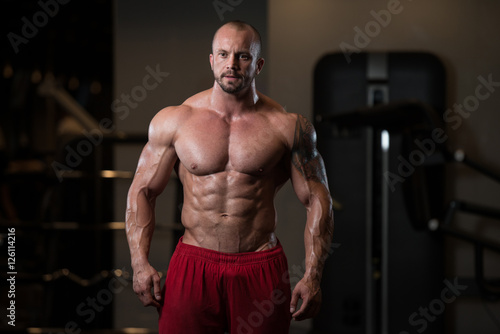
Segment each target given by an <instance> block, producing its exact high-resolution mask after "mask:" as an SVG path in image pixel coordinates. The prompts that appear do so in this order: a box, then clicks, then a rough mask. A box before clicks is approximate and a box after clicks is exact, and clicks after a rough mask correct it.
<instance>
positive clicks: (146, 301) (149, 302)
mask: <svg viewBox="0 0 500 334" xmlns="http://www.w3.org/2000/svg"><path fill="white" fill-rule="evenodd" d="M139 298H140V300H141V302H142V305H144V306H145V307H146V306H154V307H160V306H161V305H160V303H158V302H157V301H156V300H155V299H154V298H153V295H152V294H151V292H148V291H145V292H141V294H140V295H139Z"/></svg>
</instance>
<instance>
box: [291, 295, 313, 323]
mask: <svg viewBox="0 0 500 334" xmlns="http://www.w3.org/2000/svg"><path fill="white" fill-rule="evenodd" d="M308 308H309V298H307V297H305V298H304V299H303V300H302V305H300V308H299V309H298V310H297V312H295V313H293V314H292V318H294V319H295V320H302V317H303V315H304V313H306V312H307V310H308Z"/></svg>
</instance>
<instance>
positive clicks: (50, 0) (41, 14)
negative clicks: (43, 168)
mask: <svg viewBox="0 0 500 334" xmlns="http://www.w3.org/2000/svg"><path fill="white" fill-rule="evenodd" d="M70 1H71V0H47V1H43V0H39V1H38V6H40V8H41V10H39V11H37V12H35V13H34V14H33V17H32V19H31V20H29V19H28V18H27V17H26V16H23V17H22V18H21V22H22V23H23V25H22V27H21V31H20V34H17V33H15V32H12V31H11V32H9V33H8V34H7V38H8V39H9V42H10V45H11V46H12V49H13V50H14V52H15V53H16V54H17V53H19V47H20V46H21V45H22V44H24V45H26V44H28V43H29V41H30V40H31V39H33V38H35V37H36V35H38V32H39V29H42V28H43V27H45V26H46V25H47V23H49V20H50V19H51V18H53V17H54V16H56V15H57V13H59V5H65V4H67V3H69V2H70Z"/></svg>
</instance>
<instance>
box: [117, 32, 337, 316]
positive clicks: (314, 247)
mask: <svg viewBox="0 0 500 334" xmlns="http://www.w3.org/2000/svg"><path fill="white" fill-rule="evenodd" d="M259 51H260V45H259V42H258V38H257V36H256V34H255V32H254V31H253V30H252V29H251V28H250V27H249V26H245V25H240V24H226V25H224V26H222V27H221V28H220V29H219V30H218V31H217V32H216V34H215V36H214V41H213V45H212V54H211V55H210V65H211V68H212V71H213V73H214V85H213V87H212V88H210V89H208V90H206V91H203V92H200V93H198V94H196V95H194V96H192V97H191V98H189V99H187V100H186V101H185V102H184V103H183V104H182V105H180V106H175V107H167V108H165V109H163V110H161V111H160V112H158V114H157V115H156V116H155V117H154V118H153V120H152V121H151V124H150V127H149V140H148V143H147V144H146V146H145V147H144V149H143V152H142V154H141V157H140V159H139V163H138V167H137V171H136V174H135V177H134V180H133V182H132V185H131V187H130V190H129V194H128V200H127V212H126V233H127V239H128V242H129V247H130V253H131V260H132V268H133V270H134V291H135V292H136V294H137V295H138V297H139V299H140V300H141V302H142V303H143V305H144V306H154V307H160V304H161V303H162V302H163V301H162V300H161V292H160V290H161V288H160V277H159V275H158V272H157V271H156V270H155V269H154V268H153V267H152V266H151V265H150V264H149V262H148V255H149V248H150V244H151V239H152V236H153V230H154V226H155V216H154V207H155V202H156V197H157V196H158V195H159V194H160V193H161V192H162V191H163V189H164V188H165V186H166V185H167V183H168V181H169V177H170V175H171V173H172V171H174V170H175V171H176V173H177V175H178V176H179V178H180V180H181V182H182V185H183V190H184V203H183V206H182V224H183V225H184V227H185V234H184V237H183V242H184V243H186V244H190V245H195V246H198V247H203V248H207V249H212V250H217V251H221V252H229V253H237V252H253V251H260V250H264V249H269V248H272V247H273V246H275V245H276V236H275V234H274V231H275V229H276V224H277V216H276V210H275V207H274V197H275V194H276V193H277V192H278V190H279V189H280V188H281V187H282V186H283V184H284V183H285V182H287V181H288V180H289V179H290V180H291V182H292V186H293V189H294V191H295V193H296V194H297V196H298V198H299V200H300V201H301V203H302V204H303V205H304V207H305V208H306V210H307V221H306V227H305V231H304V244H305V253H306V259H305V265H306V268H305V269H306V270H305V274H304V277H303V278H302V279H301V280H300V281H299V282H298V283H297V284H296V286H295V288H294V291H293V292H292V300H291V305H290V312H291V313H292V316H293V317H294V318H295V319H296V320H302V319H306V318H310V317H313V316H315V315H316V314H317V312H318V311H319V307H320V304H321V290H320V281H321V274H322V270H323V263H324V260H325V258H326V256H327V252H328V249H329V246H330V242H331V237H332V233H333V211H332V199H331V197H330V193H329V190H328V184H327V177H326V174H325V169H324V165H323V160H322V158H321V156H320V154H319V152H318V151H317V149H316V134H315V131H314V128H313V126H312V125H311V124H310V123H309V122H308V121H307V120H306V118H305V117H303V116H300V115H297V114H291V113H287V112H286V111H285V110H284V109H283V108H282V107H281V106H280V105H279V104H277V103H276V102H274V101H273V100H271V99H270V98H268V97H266V96H264V95H263V94H261V93H259V92H258V91H257V90H256V88H255V76H256V75H258V74H259V73H260V71H261V70H262V67H263V65H264V59H262V58H259V57H258V54H259ZM284 223H286V222H284ZM299 299H302V301H303V302H302V305H301V307H300V308H299V309H297V303H298V301H299ZM165 302H168V301H165Z"/></svg>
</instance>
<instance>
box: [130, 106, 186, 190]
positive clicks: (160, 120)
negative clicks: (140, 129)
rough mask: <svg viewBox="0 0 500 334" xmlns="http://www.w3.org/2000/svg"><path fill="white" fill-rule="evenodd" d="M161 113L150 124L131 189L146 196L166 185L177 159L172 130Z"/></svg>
mask: <svg viewBox="0 0 500 334" xmlns="http://www.w3.org/2000/svg"><path fill="white" fill-rule="evenodd" d="M165 123H166V120H165V118H164V116H163V115H162V114H159V115H157V116H156V117H155V118H154V119H153V121H152V122H151V124H150V127H149V135H148V136H149V137H148V142H147V143H146V145H145V146H144V148H143V150H142V153H141V156H140V157H139V162H138V164H137V169H136V172H135V176H134V180H133V182H132V186H131V191H132V190H135V191H146V192H147V195H148V197H153V196H157V195H158V194H160V193H161V192H162V191H163V189H164V188H165V186H166V185H167V183H168V181H169V178H170V174H171V173H172V170H173V168H174V165H175V163H176V161H177V155H176V153H175V148H174V145H173V131H169V129H168V127H165V126H164V124H165Z"/></svg>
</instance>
